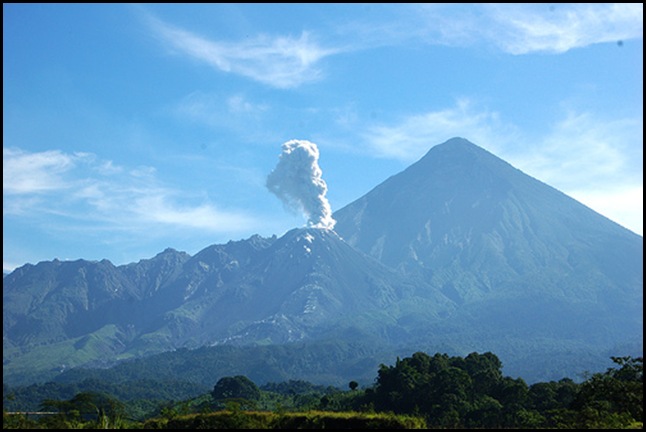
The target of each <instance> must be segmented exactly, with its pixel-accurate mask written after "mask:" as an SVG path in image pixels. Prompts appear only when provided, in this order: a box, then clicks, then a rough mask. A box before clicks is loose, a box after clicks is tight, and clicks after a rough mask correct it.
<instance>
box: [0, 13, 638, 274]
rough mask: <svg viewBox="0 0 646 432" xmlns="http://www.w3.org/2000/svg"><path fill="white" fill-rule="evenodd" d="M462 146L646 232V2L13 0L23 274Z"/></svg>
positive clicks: (8, 35)
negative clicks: (288, 190) (292, 144)
mask: <svg viewBox="0 0 646 432" xmlns="http://www.w3.org/2000/svg"><path fill="white" fill-rule="evenodd" d="M454 136H461V137H464V138H467V139H469V140H470V141H471V142H473V143H475V144H477V145H479V146H481V147H483V148H485V149H487V150H489V151H491V152H492V153H494V154H496V155H497V156H499V157H501V158H503V159H505V160H506V161H508V162H510V163H511V164H512V165H514V166H515V167H517V168H519V169H521V170H522V171H524V172H525V173H527V174H529V175H531V176H533V177H535V178H537V179H539V180H541V181H543V182H545V183H548V184H550V185H551V186H554V187H556V188H557V189H559V190H561V191H563V192H565V193H566V194H568V195H570V196H572V197H573V198H575V199H577V200H579V201H581V202H583V203H584V204H586V205H588V206H589V207H591V208H593V209H594V210H596V211H597V212H599V213H601V214H603V215H605V216H607V217H609V218H610V219H612V220H614V221H616V222H618V223H619V224H621V225H623V226H625V227H626V228H629V229H631V230H632V231H634V232H636V233H638V234H640V235H643V231H642V230H643V198H642V197H643V162H642V160H643V5H642V4H614V5H613V4H516V5H507V4H488V5H486V4H470V5H466V4H456V5H452V4H448V5H433V4H429V5H423V4H408V5H400V4H354V5H346V4H254V5H250V4H211V5H202V4H192V5H183V4H170V5H167V4H145V5H132V4H116V5H105V4H103V5H93V4H77V5H70V4H65V5H61V4H58V5H56V4H51V5H50V4H3V268H4V269H5V270H11V269H13V268H16V267H18V266H21V265H23V264H25V263H34V264H35V263H37V262H39V261H44V260H52V259H54V258H58V259H61V260H73V259H78V258H85V259H91V260H101V259H108V260H110V261H112V262H113V263H114V264H125V263H129V262H136V261H138V260H140V259H144V258H150V257H153V256H154V255H156V254H157V253H158V252H161V251H162V250H164V249H165V248H167V247H172V248H175V249H177V250H182V251H186V252H188V253H190V254H194V253H196V252H198V251H199V250H201V249H202V248H204V247H206V246H209V245H211V244H215V243H226V242H227V241H229V240H239V239H243V238H247V237H249V236H251V235H252V234H255V233H258V234H260V235H263V236H270V235H273V234H276V235H281V234H283V233H284V232H285V231H287V230H289V229H291V228H294V227H297V226H303V225H304V224H305V221H306V219H305V217H304V216H303V215H301V214H294V213H293V212H290V211H288V210H286V208H285V207H284V206H283V205H282V204H281V202H280V201H279V200H278V199H277V198H276V196H274V195H273V194H271V193H270V192H269V191H268V190H267V188H266V186H265V181H266V178H267V175H268V174H269V173H270V172H271V171H272V170H273V168H274V167H275V166H276V164H277V162H278V157H279V154H280V152H281V145H282V144H283V143H284V142H286V141H289V140H292V139H297V140H309V141H311V142H313V143H315V144H316V145H317V146H318V149H319V152H320V159H319V165H320V167H321V169H322V172H323V179H324V180H325V182H326V183H327V186H328V192H327V198H328V200H329V202H330V205H331V207H332V210H333V211H334V210H338V209H340V208H341V207H343V206H345V205H346V204H349V203H350V202H352V201H353V200H355V199H357V198H359V197H360V196H362V195H363V194H365V193H366V192H368V191H369V190H370V189H372V188H373V187H374V186H376V185H377V184H379V183H380V182H382V181H383V180H385V179H387V178H388V177H389V176H391V175H393V174H396V173H398V172H399V171H401V170H403V169H404V168H406V167H407V166H408V165H410V164H411V163H413V162H415V161H416V160H418V159H419V158H420V157H421V156H423V155H424V154H425V153H426V152H427V151H428V150H429V149H430V148H431V147H432V146H434V145H436V144H440V143H442V142H444V141H446V140H447V139H449V138H452V137H454Z"/></svg>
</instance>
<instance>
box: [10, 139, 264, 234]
mask: <svg viewBox="0 0 646 432" xmlns="http://www.w3.org/2000/svg"><path fill="white" fill-rule="evenodd" d="M3 195H4V196H3V198H4V199H3V201H4V205H3V215H5V216H16V215H20V216H21V217H33V218H38V217H44V216H46V215H50V216H51V215H57V216H59V217H60V218H62V219H60V218H59V219H57V220H59V221H61V220H62V222H60V223H61V224H63V225H66V224H73V223H75V222H78V221H83V224H84V226H85V227H86V229H92V228H87V227H88V225H91V226H93V227H94V229H96V230H105V229H113V230H117V231H119V230H122V231H123V230H125V231H131V232H132V233H133V235H146V233H149V232H150V228H151V227H153V226H155V225H157V226H159V227H164V228H166V229H176V230H182V229H186V230H200V231H202V232H207V233H237V232H245V231H248V230H252V229H254V228H257V227H259V226H261V223H260V221H259V220H257V219H256V218H255V217H254V216H251V215H249V214H247V213H245V212H244V211H239V210H224V209H220V208H218V207H216V206H215V205H214V204H212V203H210V202H208V201H206V200H204V199H202V200H199V202H196V201H198V200H196V199H191V198H190V197H191V196H192V191H191V192H188V191H181V190H176V189H173V188H170V187H167V186H164V185H161V184H160V182H159V181H158V180H157V178H156V174H155V170H154V168H152V167H135V168H131V169H126V168H125V167H121V166H116V165H115V164H113V163H112V162H111V161H103V160H99V159H98V158H97V157H96V156H95V155H92V154H70V153H65V152H62V151H59V150H54V151H46V152H33V153H30V152H26V151H23V150H20V149H6V148H5V149H3ZM187 197H189V198H187ZM61 229H65V228H61Z"/></svg>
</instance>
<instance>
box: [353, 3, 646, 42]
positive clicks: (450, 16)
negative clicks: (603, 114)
mask: <svg viewBox="0 0 646 432" xmlns="http://www.w3.org/2000/svg"><path fill="white" fill-rule="evenodd" d="M404 11H405V9H403V10H402V8H400V9H399V10H397V11H393V12H396V13H398V19H397V20H391V21H389V22H382V23H377V24H376V25H372V26H371V25H368V23H364V24H363V25H360V24H356V25H355V26H354V27H353V29H354V31H357V32H359V33H360V34H361V35H362V36H363V38H362V39H363V40H370V41H371V43H372V44H375V45H380V44H385V45H392V44H400V43H402V42H404V41H406V42H410V41H411V40H421V41H424V42H426V43H430V44H437V45H449V46H482V45H489V46H493V47H495V48H497V49H499V50H502V51H503V52H507V53H510V54H529V53H535V52H543V53H563V52H566V51H569V50H571V49H574V48H580V47H585V46H588V45H592V44H597V43H605V42H611V43H617V42H619V41H626V40H630V39H636V38H642V37H643V4H642V3H565V4H554V5H549V4H545V3H513V4H510V3H480V4H468V5H465V4H449V3H445V4H430V3H429V4H419V5H414V6H412V8H411V9H409V10H408V12H404ZM380 35H381V36H380Z"/></svg>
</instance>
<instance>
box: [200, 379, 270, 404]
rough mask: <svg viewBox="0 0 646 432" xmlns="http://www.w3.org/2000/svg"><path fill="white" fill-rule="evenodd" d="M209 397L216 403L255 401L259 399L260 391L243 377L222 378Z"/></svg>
mask: <svg viewBox="0 0 646 432" xmlns="http://www.w3.org/2000/svg"><path fill="white" fill-rule="evenodd" d="M211 396H213V399H215V400H216V401H222V400H225V399H246V400H249V401H257V400H258V399H260V389H259V388H258V386H256V384H254V382H253V381H251V380H250V379H249V378H247V377H246V376H243V375H236V376H234V377H224V378H220V380H219V381H218V382H217V383H216V384H215V387H213V391H212V392H211Z"/></svg>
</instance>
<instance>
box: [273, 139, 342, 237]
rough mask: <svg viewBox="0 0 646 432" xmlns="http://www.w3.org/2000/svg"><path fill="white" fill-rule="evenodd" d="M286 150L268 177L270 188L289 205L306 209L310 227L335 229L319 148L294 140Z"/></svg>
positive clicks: (284, 149) (309, 143)
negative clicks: (319, 161)
mask: <svg viewBox="0 0 646 432" xmlns="http://www.w3.org/2000/svg"><path fill="white" fill-rule="evenodd" d="M282 149H283V150H282V153H281V154H280V157H279V159H278V164H277V165H276V168H274V170H273V171H272V172H271V173H270V174H269V176H268V177H267V188H269V190H270V191H271V192H272V193H273V194H275V195H276V196H277V197H278V198H280V200H281V201H282V202H283V203H284V204H285V206H287V207H288V208H290V209H293V210H296V211H301V212H303V214H304V215H305V216H306V217H307V225H308V226H309V227H312V228H328V229H332V228H334V224H335V220H334V219H333V218H332V210H331V208H330V203H329V202H328V200H327V198H326V197H325V194H326V193H327V184H326V183H325V181H324V180H323V178H322V175H323V172H322V171H321V168H320V167H319V164H318V159H319V149H318V147H317V146H316V144H314V143H312V142H309V141H306V140H291V141H287V142H286V143H284V144H283V146H282Z"/></svg>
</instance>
